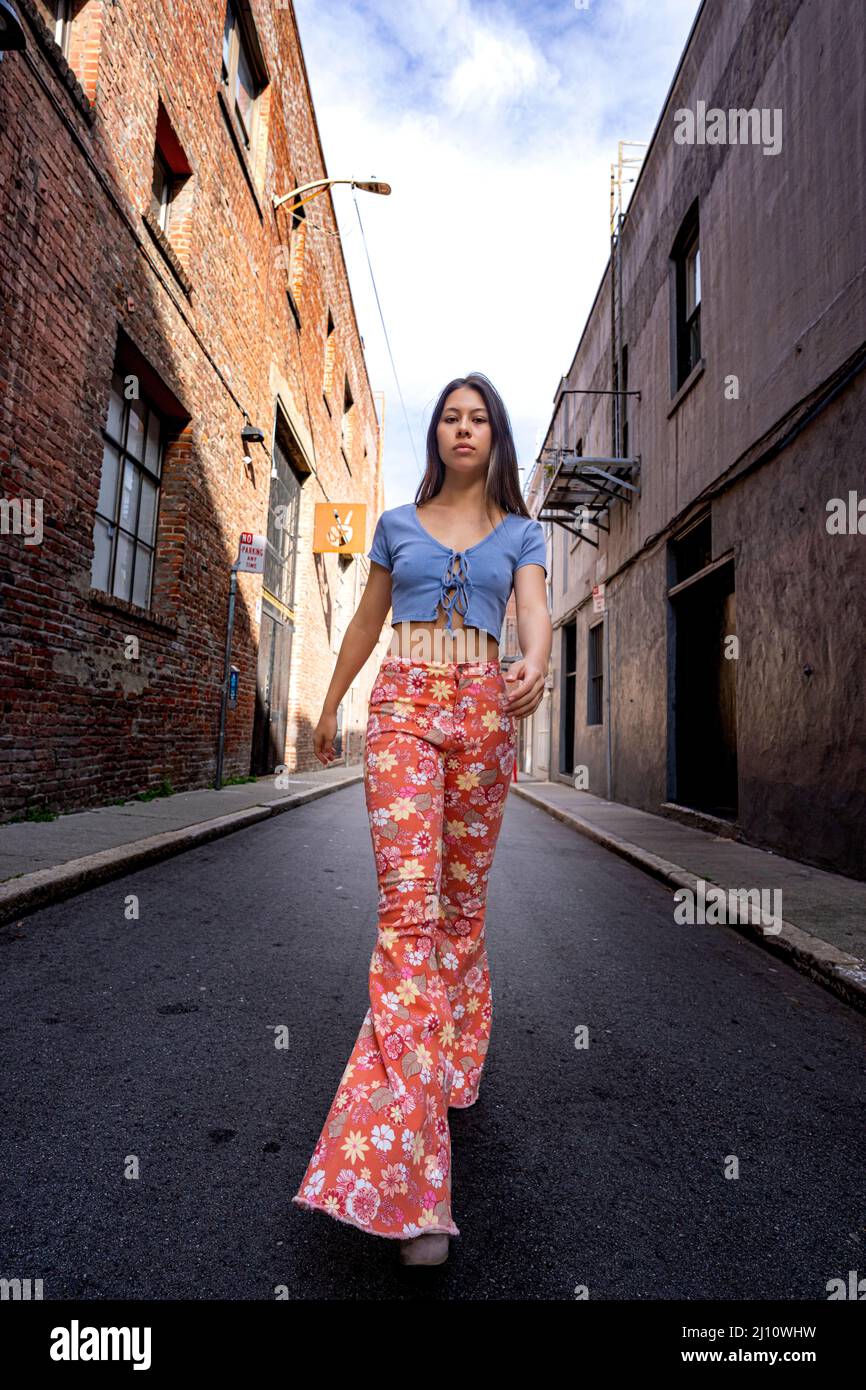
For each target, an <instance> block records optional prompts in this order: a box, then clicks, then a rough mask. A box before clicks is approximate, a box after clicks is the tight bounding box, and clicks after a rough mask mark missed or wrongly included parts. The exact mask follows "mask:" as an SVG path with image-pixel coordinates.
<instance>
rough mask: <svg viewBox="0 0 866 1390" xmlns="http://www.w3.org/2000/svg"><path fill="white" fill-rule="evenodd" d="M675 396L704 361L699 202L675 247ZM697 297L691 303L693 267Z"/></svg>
mask: <svg viewBox="0 0 866 1390" xmlns="http://www.w3.org/2000/svg"><path fill="white" fill-rule="evenodd" d="M670 261H671V396H672V397H673V396H675V395H676V393H677V391H678V390H679V389H680V387H681V386H682V385H683V382H685V381H686V380H687V378H688V377H689V376H690V375H691V373H692V372H693V371H694V369H695V367H696V366H697V365H698V363H699V362H700V360H701V303H702V300H701V237H700V216H699V209H698V200H697V199H695V201H694V202H693V203H692V205H691V207H690V208H689V210H688V212H687V213H686V215H685V217H684V218H683V221H682V224H681V226H680V230H679V232H678V233H677V236H676V240H675V242H674V245H673V247H672V248H671V255H670ZM692 265H694V266H695V270H696V274H695V277H694V279H695V282H696V288H697V296H696V298H695V299H694V302H693V303H692V302H691V297H690V296H691V289H692V283H691V282H692V275H691V273H690V268H691V266H692Z"/></svg>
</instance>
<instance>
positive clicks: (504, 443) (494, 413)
mask: <svg viewBox="0 0 866 1390" xmlns="http://www.w3.org/2000/svg"><path fill="white" fill-rule="evenodd" d="M461 386H471V387H472V389H473V390H474V391H478V392H479V393H480V395H481V396H482V397H483V399H484V404H485V405H486V407H487V418H488V419H489V421H490V431H491V434H492V436H493V442H492V444H491V446H490V463H489V466H488V469H487V481H486V486H485V489H484V505H485V511H487V510H488V508H489V505H490V503H491V502H492V503H494V504H495V506H496V507H498V509H499V511H501V512H506V513H507V512H514V513H515V514H516V515H517V516H531V515H532V513H531V512H530V511H529V510H528V509H527V506H526V503H525V502H524V500H523V494H522V493H521V491H520V477H519V474H518V471H517V450H516V449H515V447H514V436H513V434H512V433H511V421H510V420H509V418H508V411H507V410H506V409H505V404H504V402H503V400H502V397H501V396H500V394H499V392H498V391H497V389H496V387H495V386H494V385H493V382H492V381H490V380H488V378H487V377H486V376H485V375H484V373H483V372H470V373H469V375H468V376H456V377H455V378H454V380H453V381H449V383H448V385H447V386H444V387H443V388H442V391H441V392H440V394H439V399H438V400H437V402H436V404H435V406H434V407H433V414H432V416H431V417H430V425H429V428H428V430H427V467H426V470H425V472H424V477H423V478H422V479H421V482H420V483H419V484H418V491H417V492H416V493H415V503H416V505H420V504H421V503H423V502H427V501H429V500H430V498H431V497H435V496H436V494H437V492H439V490H440V489H441V487H442V484H443V483H444V481H445V465H444V463H443V462H442V460H441V458H440V457H439V444H438V441H437V439H436V430H437V428H438V425H439V421H440V419H441V417H442V412H443V410H444V409H445V402H446V401H447V399H448V397H449V396H450V395H451V392H452V391H458V390H459V389H460V387H461Z"/></svg>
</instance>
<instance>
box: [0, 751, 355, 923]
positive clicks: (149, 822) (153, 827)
mask: <svg viewBox="0 0 866 1390" xmlns="http://www.w3.org/2000/svg"><path fill="white" fill-rule="evenodd" d="M274 780H275V779H274V776H273V774H272V775H270V776H267V777H259V778H257V779H256V781H255V782H240V783H237V784H233V785H230V786H225V787H222V788H220V790H219V791H216V790H215V789H214V788H213V787H204V788H201V789H200V790H198V791H191V792H178V793H176V795H174V796H162V797H154V799H153V800H152V801H127V802H125V803H124V804H123V805H122V806H99V807H97V808H95V809H93V810H89V811H74V812H72V813H71V814H70V815H61V816H58V817H57V819H56V820H53V821H14V822H12V823H11V824H7V825H0V924H2V923H3V922H9V921H11V920H12V919H13V918H14V917H16V916H17V915H18V914H19V913H22V912H32V911H34V910H35V909H36V908H39V907H44V906H45V904H46V903H50V902H56V901H57V900H58V899H61V898H68V897H70V896H71V895H72V894H73V893H80V892H82V891H83V890H84V889H86V888H91V887H93V885H94V884H96V883H102V882H104V881H105V880H106V879H110V878H118V877H119V876H120V875H121V874H125V873H128V872H129V871H131V870H133V869H140V868H141V867H142V865H144V864H150V863H152V862H153V861H154V860H157V859H165V858H167V857H168V856H169V855H172V854H179V853H180V852H181V851H183V850H186V849H190V848H192V846H193V845H199V844H203V843H204V841H206V840H214V839H216V838H217V837H218V836H220V835H229V834H231V832H232V831H233V830H240V829H241V828H242V827H244V826H247V825H253V824H254V823H255V822H256V821H260V820H264V819H266V818H267V817H268V816H275V815H278V814H279V813H280V812H281V811H290V810H291V809H292V807H293V806H300V805H302V804H303V803H304V802H305V801H313V800H315V798H316V797H319V796H327V795H328V793H329V792H333V791H337V790H339V788H340V787H348V786H351V785H352V784H353V783H354V782H360V781H362V780H363V768H362V765H361V764H360V763H354V764H352V765H351V766H346V765H345V764H338V765H337V766H335V767H328V768H325V767H323V768H314V769H313V770H312V771H310V772H297V773H290V774H289V775H288V776H286V777H285V778H284V779H283V780H284V781H285V783H286V785H285V786H282V787H276V786H275V785H274Z"/></svg>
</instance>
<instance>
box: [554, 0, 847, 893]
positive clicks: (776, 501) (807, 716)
mask: <svg viewBox="0 0 866 1390" xmlns="http://www.w3.org/2000/svg"><path fill="white" fill-rule="evenodd" d="M862 19H863V15H862V6H861V5H859V4H854V3H847V0H845V2H844V3H843V2H841V0H840V3H838V4H832V5H814V4H810V3H807V2H804V0H734V3H730V4H724V5H718V4H713V3H706V2H705V3H704V4H702V5H701V7H700V9H699V11H698V14H697V16H696V19H695V22H694V25H693V27H692V31H691V34H690V36H689V40H688V42H687V44H686V48H685V50H684V53H683V56H682V59H681V61H680V64H679V67H678V70H677V72H676V74H675V76H674V79H673V81H672V83H671V87H670V90H669V92H668V95H667V98H666V101H665V104H664V108H663V110H662V112H661V115H660V117H659V121H658V123H657V125H656V129H655V131H654V132H653V135H652V139H651V141H650V143H649V145H648V147H647V149H646V152H645V154H644V155H643V158H642V163H641V167H640V174H639V177H638V179H637V182H636V184H635V186H634V192H633V194H632V197H631V201H630V203H629V204H628V208H627V210H626V212H625V215H624V218H623V220H622V221H621V223H619V222H617V223H616V224H615V227H614V232H615V237H614V239H613V240H612V252H611V259H610V261H609V262H608V265H607V267H606V269H605V272H604V275H603V276H602V280H601V283H600V285H599V288H598V291H597V294H596V298H595V302H594V304H593V306H592V309H591V311H590V314H589V317H588V319H587V322H586V325H585V327H584V329H583V333H582V335H581V337H580V341H579V343H578V345H577V349H576V352H575V356H574V360H573V362H572V364H571V367H570V369H569V371H568V373H567V375H566V376H565V377H564V378H563V380H562V381H561V382H560V384H559V387H558V389H557V392H556V398H555V407H554V410H553V414H552V416H551V419H550V422H549V425H548V428H547V431H546V437H545V440H544V445H543V448H542V450H541V452H540V454H539V458H538V460H537V464H536V470H535V476H534V478H533V483H532V489H531V491H533V492H534V493H535V494H537V495H538V496H539V499H540V504H539V506H538V509H537V511H536V514H537V515H538V517H539V519H540V520H541V521H542V522H543V523H546V524H547V526H548V530H549V534H550V538H551V576H550V591H551V600H552V612H553V619H554V625H555V633H554V648H553V658H552V665H553V666H554V668H555V679H554V685H553V691H552V696H553V707H552V711H551V727H550V738H551V770H550V776H551V777H552V778H553V779H554V780H556V779H560V780H564V781H571V780H572V778H573V777H574V776H575V774H579V775H580V776H584V775H585V776H587V777H588V782H586V781H584V782H583V783H582V785H583V786H584V787H585V788H586V789H587V790H588V791H590V792H592V793H595V794H596V795H600V796H603V797H607V798H609V799H611V800H615V801H621V802H624V803H626V804H628V805H631V806H636V807H640V808H642V809H644V810H647V811H652V812H655V813H657V814H659V813H660V814H664V815H668V816H671V817H673V818H676V819H679V820H683V821H685V822H686V823H690V824H695V825H698V826H702V827H704V828H709V829H713V830H715V831H716V832H717V833H719V834H722V835H725V836H728V837H738V838H741V839H746V840H748V841H750V842H752V843H755V844H758V845H761V846H763V847H765V848H770V849H774V850H776V851H777V852H779V853H781V854H785V855H789V856H794V857H796V858H799V859H802V860H805V861H807V862H809V863H812V864H815V865H821V866H824V867H827V868H830V869H835V870H837V871H839V872H842V873H847V874H849V875H852V876H858V877H863V876H866V836H864V833H863V826H864V813H866V744H864V721H863V690H864V686H866V660H864V643H863V596H864V592H866V582H864V581H866V549H864V547H866V487H864V445H866V430H864V420H866V372H864V367H866V341H864V327H866V255H864V248H866V194H864V187H863V180H862V177H860V171H861V170H862V169H863V167H864V163H866V144H864V135H866V126H864V121H863V112H864V105H866V103H864V82H866V26H864V25H863V22H862ZM711 130H712V136H710V131H711ZM844 170H856V171H857V174H856V175H855V176H852V177H848V176H847V175H846V174H845V173H844V172H841V173H840V171H844ZM613 392H617V393H619V392H627V393H629V394H625V395H619V394H617V395H614V394H611V393H613ZM632 393H635V394H632ZM636 393H639V394H636ZM615 402H618V403H619V408H618V409H615V405H614V403H615ZM598 585H603V586H604V594H603V596H602V595H601V594H597V595H596V599H597V600H600V601H601V603H602V604H603V606H604V611H603V612H602V611H599V610H598V608H597V607H596V606H595V605H594V603H593V594H592V590H593V586H598Z"/></svg>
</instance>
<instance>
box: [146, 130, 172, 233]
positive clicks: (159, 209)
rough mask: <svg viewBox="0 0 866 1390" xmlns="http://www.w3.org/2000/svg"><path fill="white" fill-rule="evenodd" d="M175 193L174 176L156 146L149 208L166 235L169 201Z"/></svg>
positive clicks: (169, 210)
mask: <svg viewBox="0 0 866 1390" xmlns="http://www.w3.org/2000/svg"><path fill="white" fill-rule="evenodd" d="M174 194H175V178H174V175H173V174H172V172H171V170H170V169H169V167H168V165H167V164H166V162H165V160H164V159H163V157H162V155H161V154H160V151H159V148H157V150H156V153H155V155H154V159H153V185H152V197H151V201H150V210H151V213H152V214H153V218H154V221H155V222H157V223H158V225H159V226H160V227H161V228H162V230H163V231H164V232H165V233H166V235H168V224H169V219H170V217H171V203H172V199H173V197H174Z"/></svg>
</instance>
